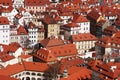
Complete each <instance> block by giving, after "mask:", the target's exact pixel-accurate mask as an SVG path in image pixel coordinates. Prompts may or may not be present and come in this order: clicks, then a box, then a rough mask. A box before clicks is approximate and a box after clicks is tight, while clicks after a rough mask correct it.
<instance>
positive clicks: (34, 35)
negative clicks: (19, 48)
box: [28, 28, 38, 43]
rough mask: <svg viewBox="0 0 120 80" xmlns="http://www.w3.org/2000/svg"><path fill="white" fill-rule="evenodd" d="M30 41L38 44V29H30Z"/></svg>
mask: <svg viewBox="0 0 120 80" xmlns="http://www.w3.org/2000/svg"><path fill="white" fill-rule="evenodd" d="M28 35H29V40H30V41H31V43H37V42H38V28H29V29H28Z"/></svg>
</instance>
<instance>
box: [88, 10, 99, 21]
mask: <svg viewBox="0 0 120 80" xmlns="http://www.w3.org/2000/svg"><path fill="white" fill-rule="evenodd" d="M87 16H89V17H91V18H92V19H94V20H96V21H97V19H98V18H99V17H100V15H99V14H98V12H97V11H96V10H92V11H91V12H90V13H88V14H87Z"/></svg>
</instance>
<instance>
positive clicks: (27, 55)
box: [19, 54, 32, 59]
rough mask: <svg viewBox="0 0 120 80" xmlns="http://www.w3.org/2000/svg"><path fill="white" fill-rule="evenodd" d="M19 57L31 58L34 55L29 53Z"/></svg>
mask: <svg viewBox="0 0 120 80" xmlns="http://www.w3.org/2000/svg"><path fill="white" fill-rule="evenodd" d="M19 57H20V58H22V59H27V58H30V57H32V56H31V55H29V54H21V55H20V56H19Z"/></svg>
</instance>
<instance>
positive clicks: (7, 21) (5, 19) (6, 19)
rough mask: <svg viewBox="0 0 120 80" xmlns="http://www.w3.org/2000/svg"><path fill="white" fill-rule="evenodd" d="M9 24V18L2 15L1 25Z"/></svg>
mask: <svg viewBox="0 0 120 80" xmlns="http://www.w3.org/2000/svg"><path fill="white" fill-rule="evenodd" d="M3 24H4V25H8V24H9V20H8V18H7V17H0V25H3Z"/></svg>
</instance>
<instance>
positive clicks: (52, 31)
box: [46, 24, 60, 37]
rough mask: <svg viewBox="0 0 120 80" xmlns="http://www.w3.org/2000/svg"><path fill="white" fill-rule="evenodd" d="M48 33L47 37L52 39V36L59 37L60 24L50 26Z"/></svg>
mask: <svg viewBox="0 0 120 80" xmlns="http://www.w3.org/2000/svg"><path fill="white" fill-rule="evenodd" d="M47 28H48V29H47V30H48V32H47V33H46V34H47V37H50V36H58V35H59V32H60V26H59V24H48V27H47Z"/></svg>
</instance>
